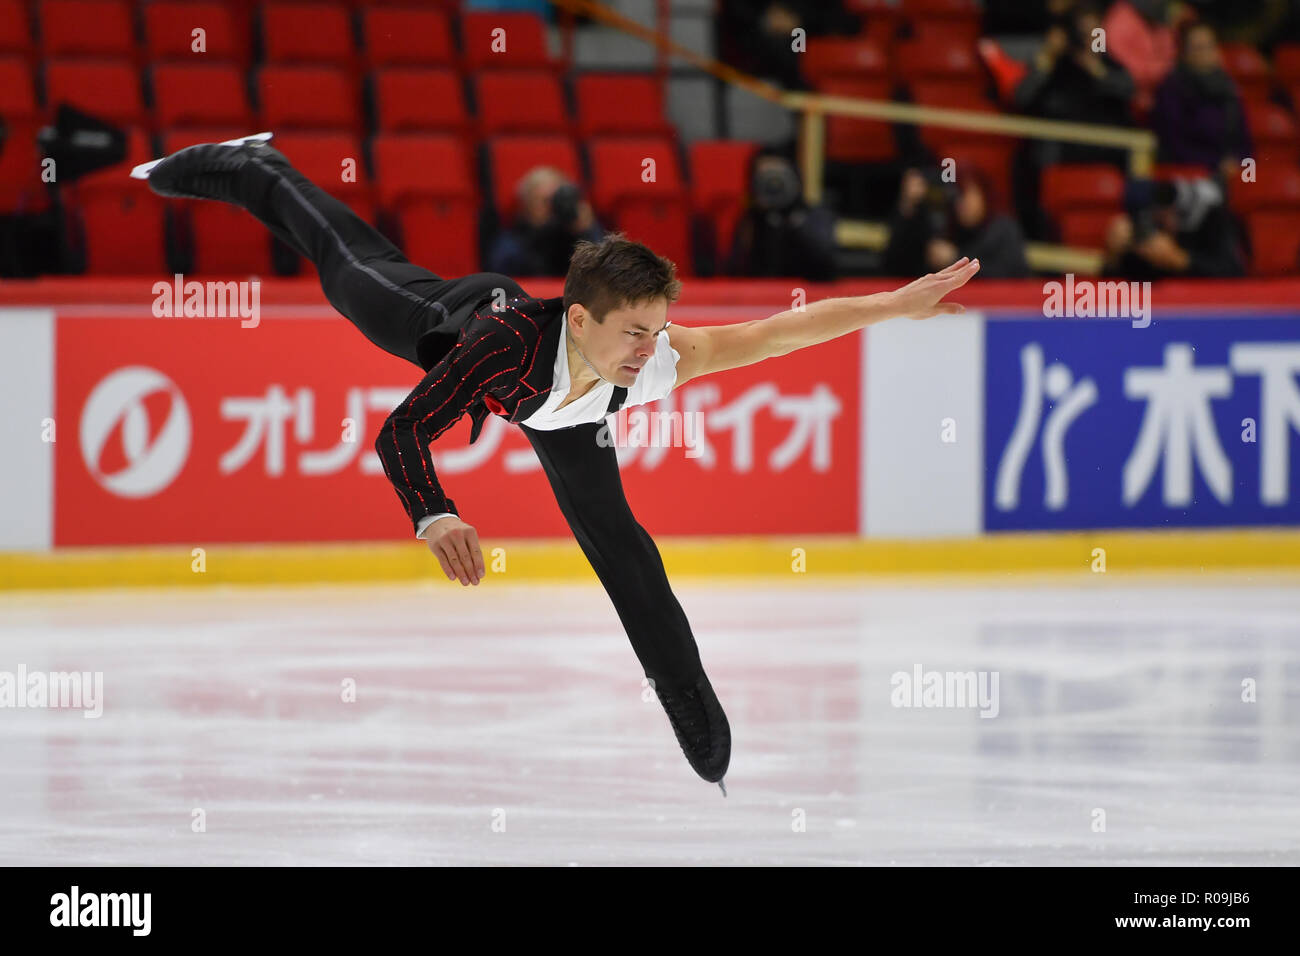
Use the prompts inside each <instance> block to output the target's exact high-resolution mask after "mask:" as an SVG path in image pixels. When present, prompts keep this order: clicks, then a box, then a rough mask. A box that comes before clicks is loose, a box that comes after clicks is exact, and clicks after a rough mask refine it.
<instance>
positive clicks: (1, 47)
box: [0, 0, 33, 57]
mask: <svg viewBox="0 0 1300 956" xmlns="http://www.w3.org/2000/svg"><path fill="white" fill-rule="evenodd" d="M32 47H33V42H32V27H31V24H30V23H29V22H28V19H27V4H26V3H25V2H24V0H0V55H5V54H20V55H22V56H23V57H30V56H31V53H32Z"/></svg>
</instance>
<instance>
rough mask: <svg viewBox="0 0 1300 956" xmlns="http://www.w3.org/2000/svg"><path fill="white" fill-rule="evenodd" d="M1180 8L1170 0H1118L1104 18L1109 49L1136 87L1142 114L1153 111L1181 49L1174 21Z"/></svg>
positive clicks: (1136, 101) (1135, 101) (1136, 102)
mask: <svg viewBox="0 0 1300 956" xmlns="http://www.w3.org/2000/svg"><path fill="white" fill-rule="evenodd" d="M1177 9H1178V8H1176V7H1175V6H1174V5H1173V4H1172V3H1170V0H1117V2H1116V3H1114V4H1112V5H1111V8H1110V10H1108V11H1107V12H1106V18H1105V20H1103V21H1102V27H1103V29H1105V31H1106V50H1107V52H1108V53H1110V55H1111V56H1112V57H1114V58H1115V61H1116V62H1117V63H1119V65H1120V66H1122V67H1124V69H1126V70H1127V71H1128V73H1129V76H1131V77H1133V83H1134V85H1135V86H1136V87H1137V96H1136V99H1135V100H1134V106H1135V108H1136V111H1137V113H1138V115H1139V116H1146V115H1147V114H1148V113H1150V112H1151V105H1152V103H1153V102H1154V100H1155V93H1156V88H1157V87H1159V86H1160V83H1161V82H1162V81H1163V80H1164V78H1165V77H1166V76H1168V75H1169V71H1170V70H1172V69H1173V68H1174V61H1175V59H1176V58H1177V56H1178V50H1177V42H1176V40H1175V37H1174V28H1173V26H1172V25H1171V24H1172V22H1173V21H1174V18H1175V15H1176V10H1177Z"/></svg>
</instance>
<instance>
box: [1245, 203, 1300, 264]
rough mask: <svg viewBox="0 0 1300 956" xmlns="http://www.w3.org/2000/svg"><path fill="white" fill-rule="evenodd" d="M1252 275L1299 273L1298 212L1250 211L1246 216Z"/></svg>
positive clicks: (1299, 226) (1299, 213)
mask: <svg viewBox="0 0 1300 956" xmlns="http://www.w3.org/2000/svg"><path fill="white" fill-rule="evenodd" d="M1246 233H1247V235H1248V236H1249V237H1250V245H1251V259H1250V272H1251V275H1254V276H1260V277H1265V278H1267V277H1273V276H1294V275H1296V274H1297V273H1300V212H1297V211H1295V210H1288V211H1284V212H1278V211H1272V210H1270V211H1265V212H1253V213H1250V214H1249V215H1248V216H1247V217H1246Z"/></svg>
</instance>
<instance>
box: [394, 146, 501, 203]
mask: <svg viewBox="0 0 1300 956" xmlns="http://www.w3.org/2000/svg"><path fill="white" fill-rule="evenodd" d="M373 150H374V157H375V174H376V178H377V182H378V186H377V189H378V196H379V201H380V203H381V204H383V205H384V206H386V207H391V206H397V205H400V204H401V203H403V202H405V201H407V200H409V199H412V198H427V197H430V196H434V197H441V198H448V197H450V198H457V199H466V198H468V199H474V198H476V197H477V194H478V183H477V177H476V176H475V174H474V166H473V159H472V156H471V154H470V152H469V150H468V149H466V147H465V144H464V143H463V142H462V141H461V140H459V139H457V138H456V137H455V136H438V135H426V134H420V133H381V134H380V135H378V136H376V137H375V139H374V143H373Z"/></svg>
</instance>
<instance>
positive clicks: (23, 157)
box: [0, 56, 49, 215]
mask: <svg viewBox="0 0 1300 956" xmlns="http://www.w3.org/2000/svg"><path fill="white" fill-rule="evenodd" d="M0 117H4V121H5V123H6V124H7V125H8V129H7V131H6V133H7V135H6V138H5V141H4V144H3V146H0V215H4V214H6V213H11V212H33V211H36V210H39V209H45V208H46V207H48V205H49V188H48V187H47V186H46V185H45V184H44V183H43V182H41V158H42V157H41V151H40V150H39V149H38V148H37V146H36V133H37V130H39V129H40V127H41V126H42V125H44V124H43V123H42V121H41V110H40V107H39V106H38V105H37V103H36V88H35V83H34V82H33V77H32V70H31V67H30V66H29V64H28V61H27V60H26V59H25V58H24V57H19V56H3V57H0Z"/></svg>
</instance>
